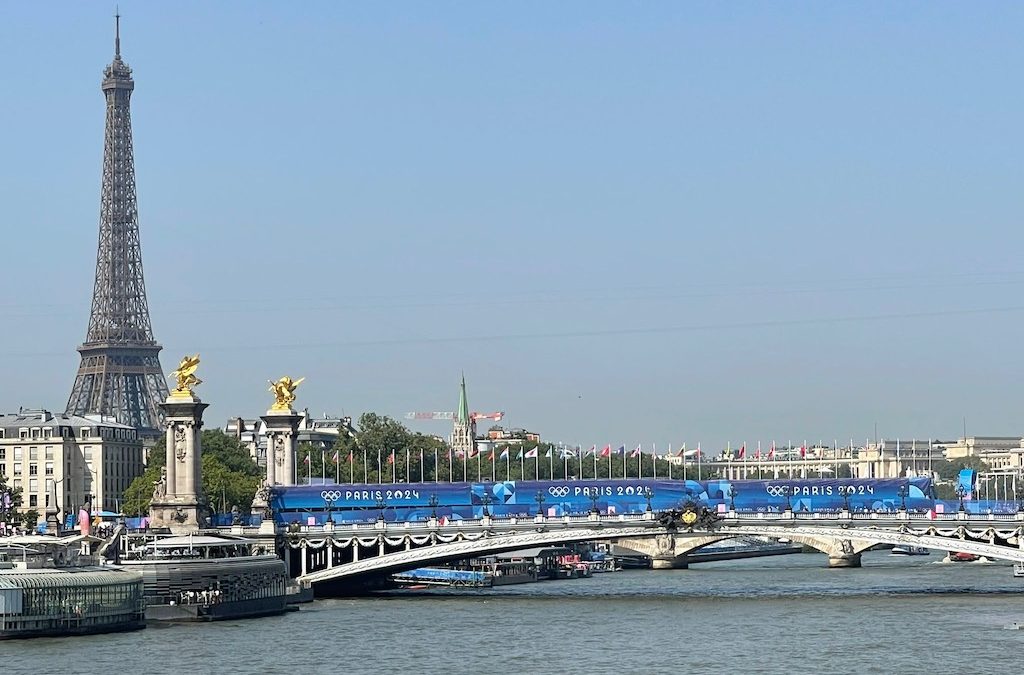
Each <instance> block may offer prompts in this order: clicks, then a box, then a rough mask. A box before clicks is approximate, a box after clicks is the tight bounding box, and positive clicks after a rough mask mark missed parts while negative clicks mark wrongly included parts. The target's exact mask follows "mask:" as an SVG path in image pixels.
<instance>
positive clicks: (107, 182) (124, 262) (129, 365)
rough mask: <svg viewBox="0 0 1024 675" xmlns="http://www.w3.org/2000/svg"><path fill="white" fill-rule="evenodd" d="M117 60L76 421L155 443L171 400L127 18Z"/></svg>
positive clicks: (111, 77)
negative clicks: (146, 265) (150, 261)
mask: <svg viewBox="0 0 1024 675" xmlns="http://www.w3.org/2000/svg"><path fill="white" fill-rule="evenodd" d="M116 21H117V23H116V28H115V38H114V60H113V61H112V62H111V63H110V65H108V66H107V67H106V69H105V70H104V71H103V84H102V86H101V88H102V90H103V94H104V96H105V97H106V101H107V120H106V132H105V136H104V143H103V187H102V191H101V193H100V233H99V245H98V247H97V251H96V281H95V285H94V286H93V294H92V313H91V314H90V316H89V329H88V331H87V332H86V336H85V342H84V343H83V344H82V346H81V347H79V348H78V351H79V352H80V353H81V354H82V363H81V365H80V366H79V367H78V376H77V377H76V378H75V384H74V387H73V388H72V390H71V396H70V397H69V398H68V405H67V412H68V413H69V414H76V415H85V414H90V413H99V414H102V415H110V416H113V417H116V418H117V420H118V421H119V422H122V423H124V424H128V425H131V426H133V427H135V428H137V429H139V432H140V435H143V436H149V437H156V436H158V435H159V434H160V433H161V432H160V425H161V415H160V409H159V408H158V407H157V404H158V403H160V402H162V401H163V400H164V399H166V398H167V394H168V390H167V381H166V379H165V378H164V374H163V369H162V368H161V367H160V359H159V354H160V345H159V344H157V342H156V340H154V339H153V328H152V326H151V325H150V321H149V303H148V302H147V301H146V282H145V279H144V278H143V275H142V249H141V246H140V244H139V218H138V210H137V204H136V199H135V160H134V157H133V154H132V121H131V111H130V106H129V102H130V99H131V95H132V91H133V90H134V89H135V82H134V81H133V80H132V69H131V68H129V67H128V64H126V63H125V62H124V61H122V60H121V17H120V16H117V17H116Z"/></svg>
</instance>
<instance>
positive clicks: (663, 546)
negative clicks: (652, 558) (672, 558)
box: [654, 534, 676, 555]
mask: <svg viewBox="0 0 1024 675" xmlns="http://www.w3.org/2000/svg"><path fill="white" fill-rule="evenodd" d="M654 541H655V543H656V544H657V546H658V553H660V554H662V555H665V554H668V553H672V552H673V551H674V550H675V547H676V541H675V537H673V536H672V535H671V534H659V535H658V536H657V537H655V538H654Z"/></svg>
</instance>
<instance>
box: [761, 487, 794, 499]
mask: <svg viewBox="0 0 1024 675" xmlns="http://www.w3.org/2000/svg"><path fill="white" fill-rule="evenodd" d="M764 491H765V492H767V493H768V496H769V497H785V496H786V495H787V494H789V486H788V485H769V486H768V487H766V488H765V489H764Z"/></svg>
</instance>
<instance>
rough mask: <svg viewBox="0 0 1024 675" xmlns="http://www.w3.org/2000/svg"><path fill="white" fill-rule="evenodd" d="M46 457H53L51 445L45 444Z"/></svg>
mask: <svg viewBox="0 0 1024 675" xmlns="http://www.w3.org/2000/svg"><path fill="white" fill-rule="evenodd" d="M46 459H53V446H52V445H48V446H46Z"/></svg>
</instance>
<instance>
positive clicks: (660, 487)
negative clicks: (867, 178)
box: [271, 478, 1005, 524]
mask: <svg viewBox="0 0 1024 675" xmlns="http://www.w3.org/2000/svg"><path fill="white" fill-rule="evenodd" d="M648 496H649V497H650V506H651V509H652V510H654V511H664V510H668V509H677V508H679V507H681V506H682V505H683V504H685V503H686V502H689V501H694V502H698V503H702V504H705V505H707V506H708V507H710V508H713V509H715V510H717V511H718V512H724V511H726V510H728V509H730V508H733V507H735V508H736V509H737V510H738V511H744V512H765V513H768V512H779V511H782V510H784V509H785V508H787V506H789V507H791V508H792V509H793V510H794V511H799V512H815V511H817V512H835V511H839V510H840V509H842V508H844V507H846V508H849V509H850V510H851V511H855V512H860V511H895V510H897V509H899V508H900V507H901V506H903V505H904V504H905V505H906V507H907V508H908V509H910V510H912V511H927V510H931V509H932V508H933V507H934V506H935V504H936V503H935V501H934V500H933V499H932V485H931V481H930V480H929V479H927V478H912V479H856V478H848V479H835V480H796V479H793V480H785V479H784V480H737V481H729V480H706V481H693V480H685V481H684V480H668V479H664V480H657V479H611V480H601V479H598V480H570V481H557V480H555V481H529V480H527V481H500V482H497V483H490V482H480V483H409V484H390V485H362V484H357V485H353V484H340V485H299V486H290V487H282V486H277V487H275V488H273V489H272V490H271V506H272V508H273V510H274V517H275V519H276V520H277V521H278V522H279V523H288V522H295V521H298V522H303V523H308V524H319V523H323V522H325V521H326V520H327V519H328V517H330V518H331V519H332V520H333V521H334V522H336V523H353V522H368V521H372V520H376V519H377V518H379V517H380V516H383V517H384V519H385V520H388V521H422V520H426V519H428V518H429V517H430V516H431V515H436V516H437V517H438V518H446V519H449V520H459V519H464V518H480V517H481V516H482V515H483V512H484V509H485V508H487V509H488V512H489V513H490V514H491V515H492V516H496V517H522V516H531V515H533V514H535V513H538V512H541V513H543V514H544V515H546V516H549V517H560V516H566V515H583V514H586V513H588V512H589V511H590V510H591V509H593V508H595V507H596V508H597V509H598V510H599V511H600V512H601V513H603V514H606V515H615V514H636V513H642V512H643V511H645V510H646V509H647V505H648ZM432 501H433V503H431V502H432ZM977 508H978V507H977V506H974V507H972V512H975V511H974V509H977ZM1004 508H1005V507H1004ZM1001 510H1002V509H1000V511H1001ZM328 514H330V515H329V516H328Z"/></svg>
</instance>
